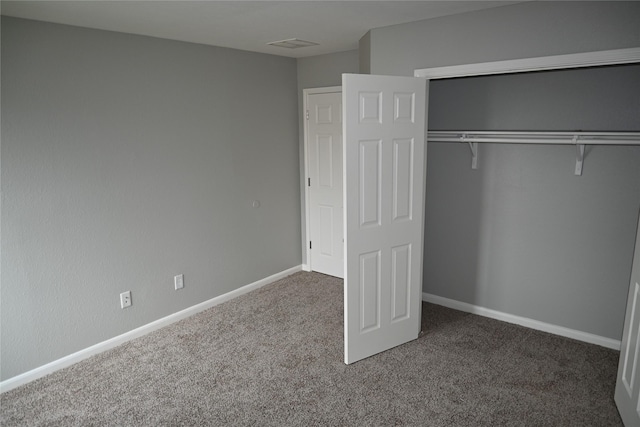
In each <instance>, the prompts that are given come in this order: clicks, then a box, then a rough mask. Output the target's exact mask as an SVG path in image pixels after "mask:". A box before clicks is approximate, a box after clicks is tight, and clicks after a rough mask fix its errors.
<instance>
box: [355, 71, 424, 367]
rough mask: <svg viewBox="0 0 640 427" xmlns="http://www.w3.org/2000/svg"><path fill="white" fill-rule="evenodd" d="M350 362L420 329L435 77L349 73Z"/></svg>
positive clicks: (409, 337)
mask: <svg viewBox="0 0 640 427" xmlns="http://www.w3.org/2000/svg"><path fill="white" fill-rule="evenodd" d="M342 88H343V94H342V96H343V98H342V103H343V108H344V119H343V126H344V132H343V133H344V159H345V162H344V163H345V168H344V174H345V175H344V206H345V248H346V249H345V264H344V265H345V267H344V269H345V284H344V285H345V292H344V298H345V301H344V307H345V315H344V316H345V317H344V327H345V333H344V337H345V363H352V362H355V361H358V360H360V359H363V358H366V357H369V356H371V355H373V354H376V353H379V352H381V351H384V350H387V349H390V348H392V347H395V346H397V345H400V344H403V343H405V342H408V341H411V340H413V339H416V338H417V337H418V334H419V332H420V322H421V308H422V301H421V295H422V292H421V291H422V250H423V240H424V234H423V212H424V188H425V187H424V184H425V178H426V175H425V171H426V140H425V129H426V93H427V80H425V79H422V78H414V77H390V76H372V75H355V74H343V77H342Z"/></svg>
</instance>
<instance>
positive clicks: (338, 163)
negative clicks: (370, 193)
mask: <svg viewBox="0 0 640 427" xmlns="http://www.w3.org/2000/svg"><path fill="white" fill-rule="evenodd" d="M307 148H308V153H309V154H308V162H309V164H308V168H309V169H308V171H309V172H308V173H309V179H308V182H307V185H308V186H309V223H310V228H309V246H310V247H309V255H310V256H309V265H310V267H311V270H313V271H317V272H320V273H325V274H329V275H331V276H336V277H344V236H343V233H344V230H343V206H342V175H343V172H342V93H341V92H331V93H315V94H309V95H308V98H307Z"/></svg>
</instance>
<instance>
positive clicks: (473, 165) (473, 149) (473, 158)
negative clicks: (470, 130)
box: [460, 134, 478, 169]
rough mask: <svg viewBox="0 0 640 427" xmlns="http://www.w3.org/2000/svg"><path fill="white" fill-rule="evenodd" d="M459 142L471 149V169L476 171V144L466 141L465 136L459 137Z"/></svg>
mask: <svg viewBox="0 0 640 427" xmlns="http://www.w3.org/2000/svg"><path fill="white" fill-rule="evenodd" d="M460 141H461V142H466V143H467V144H469V148H470V149H471V169H478V143H477V142H471V141H468V140H467V135H466V134H463V135H462V136H460Z"/></svg>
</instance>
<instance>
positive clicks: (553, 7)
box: [371, 1, 640, 76]
mask: <svg viewBox="0 0 640 427" xmlns="http://www.w3.org/2000/svg"><path fill="white" fill-rule="evenodd" d="M639 21H640V2H625V1H614V2H604V1H565V2H563V1H558V2H556V1H553V2H551V1H543V2H537V1H536V2H525V3H519V4H515V5H509V6H502V7H496V8H492V9H486V10H481V11H477V12H469V13H463V14H459V15H451V16H445V17H441V18H435V19H429V20H425V21H417V22H412V23H409V24H403V25H392V26H389V27H384V28H375V29H373V30H371V73H372V74H390V75H406V76H412V75H413V71H414V70H415V69H417V68H431V67H442V66H448V65H460V64H475V63H479V62H490V61H501V60H507V59H518V58H533V57H538V56H549V55H564V54H570V53H578V52H592V51H598V50H609V49H623V48H630V47H638V45H639V44H640V25H638V22H639Z"/></svg>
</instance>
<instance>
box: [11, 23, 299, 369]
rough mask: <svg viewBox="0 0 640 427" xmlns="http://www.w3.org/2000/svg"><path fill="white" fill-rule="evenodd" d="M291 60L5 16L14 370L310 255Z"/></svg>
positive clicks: (60, 354) (295, 90) (12, 362)
mask: <svg viewBox="0 0 640 427" xmlns="http://www.w3.org/2000/svg"><path fill="white" fill-rule="evenodd" d="M296 71H297V70H296V61H295V60H294V59H288V58H282V57H276V56H269V55H262V54H254V53H248V52H242V51H236V50H231V49H223V48H216V47H211V46H204V45H197V44H189V43H181V42H174V41H169V40H163V39H154V38H149V37H141V36H135V35H128V34H121V33H114V32H106V31H97V30H89V29H83V28H77V27H70V26H63V25H56V24H48V23H41V22H36V21H28V20H20V19H13V18H5V17H3V18H2V105H1V107H2V218H1V219H2V239H1V246H2V285H1V286H2V303H1V310H0V311H1V316H2V317H1V340H2V352H1V358H2V373H1V378H2V379H3V380H4V379H7V378H10V377H12V376H15V375H17V374H20V373H22V372H25V371H27V370H30V369H33V368H35V367H38V366H40V365H43V364H45V363H47V362H51V361H53V360H55V359H58V358H60V357H63V356H65V355H68V354H70V353H73V352H75V351H78V350H81V349H83V348H86V347H88V346H90V345H92V344H96V343H98V342H101V341H103V340H106V339H108V338H111V337H114V336H116V335H119V334H122V333H124V332H127V331H129V330H132V329H134V328H136V327H138V326H141V325H144V324H146V323H148V322H151V321H153V320H156V319H158V318H161V317H163V316H166V315H169V314H171V313H174V312H177V311H179V310H181V309H184V308H186V307H190V306H192V305H194V304H197V303H200V302H202V301H205V300H208V299H210V298H213V297H216V296H218V295H221V294H224V293H226V292H229V291H231V290H234V289H237V288H239V287H240V286H243V285H246V284H249V283H252V282H254V281H256V280H259V279H262V278H264V277H267V276H269V275H272V274H274V273H278V272H280V271H283V270H285V269H288V268H290V267H294V266H296V265H299V264H300V262H301V259H300V231H299V230H300V211H299V205H300V190H299V187H300V186H299V182H300V176H299V165H298V134H297V120H298V110H297V86H296ZM253 200H260V202H261V204H262V205H261V207H260V208H258V209H254V208H252V205H251V203H252V201H253ZM179 273H183V274H184V275H185V276H184V277H185V288H184V289H183V290H181V291H178V292H176V291H174V290H173V276H174V275H176V274H179ZM125 290H131V291H132V295H133V306H132V307H131V308H128V309H125V310H121V309H120V306H119V297H118V295H119V293H120V292H122V291H125Z"/></svg>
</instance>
